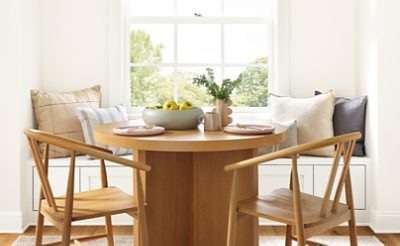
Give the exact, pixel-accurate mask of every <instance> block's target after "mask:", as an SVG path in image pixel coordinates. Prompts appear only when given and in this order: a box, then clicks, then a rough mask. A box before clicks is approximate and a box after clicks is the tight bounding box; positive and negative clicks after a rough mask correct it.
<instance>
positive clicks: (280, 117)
mask: <svg viewBox="0 0 400 246" xmlns="http://www.w3.org/2000/svg"><path fill="white" fill-rule="evenodd" d="M269 99H270V105H271V118H272V120H273V121H275V122H285V121H289V120H297V142H298V144H303V143H308V142H311V141H315V140H320V139H324V138H329V137H333V124H332V115H333V110H334V103H335V96H334V93H333V92H332V91H330V92H328V93H325V94H321V95H318V96H314V97H309V98H295V97H288V96H278V95H274V94H270V96H269ZM334 151H335V149H334V147H333V146H329V147H325V148H320V149H317V150H313V151H309V152H307V153H305V154H309V155H319V156H333V154H334Z"/></svg>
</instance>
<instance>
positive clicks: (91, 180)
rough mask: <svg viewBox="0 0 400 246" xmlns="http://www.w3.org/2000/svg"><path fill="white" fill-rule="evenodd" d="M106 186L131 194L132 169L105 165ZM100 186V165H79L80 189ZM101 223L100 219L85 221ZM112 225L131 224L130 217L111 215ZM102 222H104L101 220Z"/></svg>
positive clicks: (84, 189) (91, 188) (85, 189)
mask: <svg viewBox="0 0 400 246" xmlns="http://www.w3.org/2000/svg"><path fill="white" fill-rule="evenodd" d="M106 169H107V179H108V186H116V187H118V188H119V189H121V190H123V191H124V192H126V193H128V194H133V183H132V182H133V178H132V177H133V171H132V170H133V169H132V168H129V167H115V166H114V167H106ZM99 188H101V176H100V167H81V189H82V191H87V190H93V189H99ZM96 221H100V222H98V223H102V220H101V219H100V220H99V219H93V220H87V221H85V222H86V223H89V224H91V223H93V224H95V223H96ZM112 221H113V224H114V225H131V224H132V217H130V216H129V215H125V214H122V215H114V216H112ZM103 223H104V222H103Z"/></svg>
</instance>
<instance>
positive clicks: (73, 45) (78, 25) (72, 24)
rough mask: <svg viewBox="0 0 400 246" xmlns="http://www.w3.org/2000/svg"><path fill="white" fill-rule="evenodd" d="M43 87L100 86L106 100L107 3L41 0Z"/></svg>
mask: <svg viewBox="0 0 400 246" xmlns="http://www.w3.org/2000/svg"><path fill="white" fill-rule="evenodd" d="M42 2H43V9H42V28H43V42H42V48H43V65H42V74H43V88H44V89H45V90H48V91H70V90H79V89H82V88H86V87H90V86H93V85H96V84H100V85H101V86H102V91H103V93H102V95H103V99H102V102H103V103H106V102H107V101H108V0H42Z"/></svg>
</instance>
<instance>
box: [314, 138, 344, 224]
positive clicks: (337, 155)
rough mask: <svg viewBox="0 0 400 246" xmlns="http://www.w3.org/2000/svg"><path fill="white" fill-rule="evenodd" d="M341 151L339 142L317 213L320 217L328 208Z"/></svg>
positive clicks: (341, 147) (323, 215) (341, 144)
mask: <svg viewBox="0 0 400 246" xmlns="http://www.w3.org/2000/svg"><path fill="white" fill-rule="evenodd" d="M342 153H343V143H339V144H338V145H337V148H336V153H335V158H334V160H333V164H332V168H331V173H330V175H329V179H328V184H327V186H326V189H325V194H324V198H323V202H322V205H321V209H320V213H319V216H321V217H325V215H326V210H327V208H328V204H329V201H330V198H331V194H332V189H333V185H334V182H335V178H336V174H337V170H338V167H339V162H340V159H341V157H342Z"/></svg>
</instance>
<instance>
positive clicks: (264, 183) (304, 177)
mask: <svg viewBox="0 0 400 246" xmlns="http://www.w3.org/2000/svg"><path fill="white" fill-rule="evenodd" d="M290 171H291V165H260V166H259V168H258V189H259V191H258V193H259V194H260V195H263V194H267V193H268V192H270V191H272V190H274V189H277V188H289V182H290ZM298 173H299V183H300V189H301V191H302V192H306V193H309V194H313V167H312V166H298ZM259 224H260V225H282V224H280V223H277V222H272V221H269V220H265V219H259Z"/></svg>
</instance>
